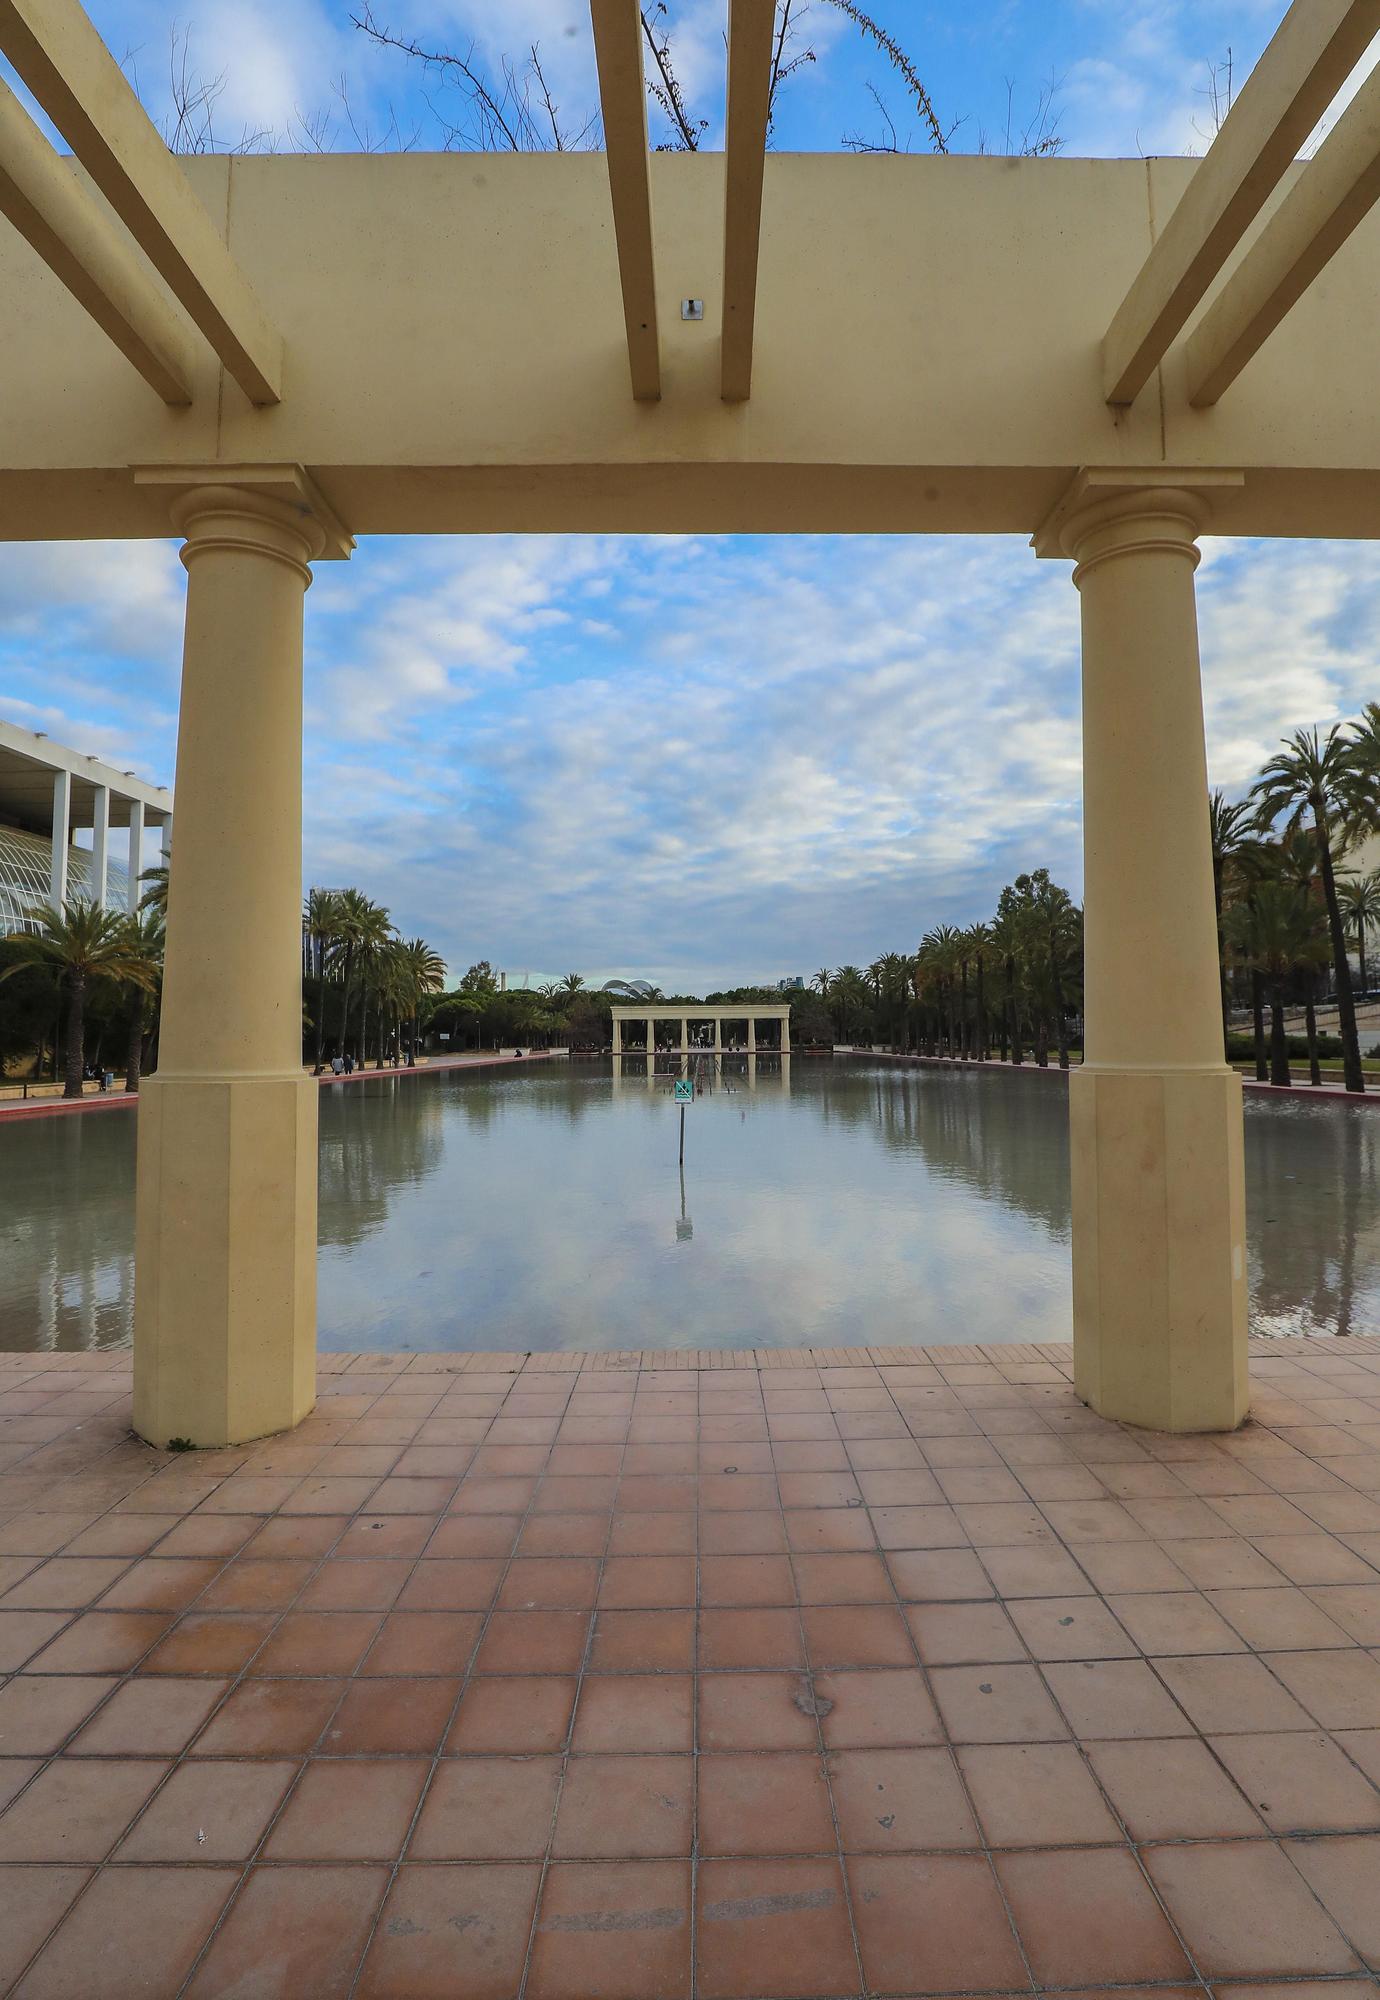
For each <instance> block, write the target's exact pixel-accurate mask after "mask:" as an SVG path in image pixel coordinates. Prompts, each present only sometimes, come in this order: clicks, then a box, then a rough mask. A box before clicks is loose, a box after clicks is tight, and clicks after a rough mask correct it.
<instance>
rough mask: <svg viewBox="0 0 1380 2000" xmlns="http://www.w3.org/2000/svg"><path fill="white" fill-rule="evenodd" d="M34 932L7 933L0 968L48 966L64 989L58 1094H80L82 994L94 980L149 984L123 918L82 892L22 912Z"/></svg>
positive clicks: (0, 975) (1, 974) (3, 975)
mask: <svg viewBox="0 0 1380 2000" xmlns="http://www.w3.org/2000/svg"><path fill="white" fill-rule="evenodd" d="M24 914H25V917H26V919H27V920H28V921H29V922H30V923H33V924H36V925H37V926H38V929H37V930H36V931H18V932H15V933H13V934H12V935H11V938H10V942H11V943H12V944H13V946H14V947H15V950H16V953H17V954H18V955H17V957H16V958H15V959H14V961H13V963H12V964H10V965H8V966H6V968H5V970H4V971H3V972H0V980H3V979H8V978H9V977H10V976H11V974H12V973H15V972H17V971H18V970H19V969H20V967H21V966H24V965H43V966H48V967H50V968H51V969H52V970H53V971H55V972H56V973H57V975H58V978H59V980H60V981H62V982H63V983H64V984H65V985H66V988H67V1076H66V1081H65V1083H64V1085H63V1091H62V1094H63V1096H64V1097H80V1096H81V1081H82V1067H83V1060H84V1056H85V1046H84V1044H85V1031H86V996H87V993H88V991H89V989H90V987H91V985H92V984H93V982H94V981H96V980H98V979H106V980H111V981H113V982H114V983H115V984H116V985H119V986H124V985H132V986H137V985H142V986H145V987H151V986H152V985H153V983H154V979H153V975H152V974H151V973H150V971H149V968H148V965H147V963H146V961H145V959H144V958H143V957H142V956H141V955H140V953H138V952H137V951H136V950H135V949H134V948H133V947H132V946H131V944H130V940H129V935H128V930H127V925H128V919H127V918H126V916H125V915H124V913H123V912H122V911H120V910H103V909H102V908H101V906H100V904H99V903H95V902H93V901H91V899H90V898H89V897H86V896H73V897H70V898H69V899H68V902H67V905H66V907H65V908H64V909H57V908H56V907H55V906H54V905H53V904H51V903H40V904H39V905H38V906H37V907H36V908H35V909H32V910H26V911H25V913H24Z"/></svg>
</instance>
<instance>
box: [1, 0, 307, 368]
mask: <svg viewBox="0 0 1380 2000" xmlns="http://www.w3.org/2000/svg"><path fill="white" fill-rule="evenodd" d="M0 50H3V52H4V54H5V55H6V56H7V57H8V58H9V60H10V61H11V62H12V63H13V64H14V67H15V69H16V70H17V71H18V73H19V75H20V76H21V77H22V78H23V80H24V82H25V83H26V84H27V85H28V87H29V89H30V90H31V91H32V92H33V94H34V96H35V98H36V99H37V100H38V102H39V104H41V105H42V107H43V109H44V110H45V111H46V112H47V114H48V116H49V117H50V118H51V119H52V121H53V123H54V125H56V126H57V128H58V130H59V132H61V134H62V136H63V137H64V139H66V141H67V143H68V145H69V146H70V147H71V148H72V151H73V152H74V153H75V154H76V156H77V158H78V159H79V160H80V161H81V164H82V165H83V166H84V167H85V168H86V171H87V173H88V174H90V176H91V178H92V180H93V181H94V182H95V184H96V186H97V187H98V188H99V189H100V191H101V193H102V194H103V195H104V196H105V198H106V200H107V201H108V202H109V203H110V205H111V207H112V208H113V209H114V210H115V213H116V214H117V215H118V216H119V218H120V220H121V221H122V222H123V223H124V225H125V227H126V228H127V229H128V230H129V232H130V234H131V235H132V236H133V238H134V240H135V242H136V243H137V244H138V245H139V247H140V249H141V250H142V251H143V252H144V254H145V255H146V256H147V257H148V259H149V261H150V263H151V264H152V265H153V267H154V269H155V270H156V271H157V272H158V275H159V276H160V277H161V278H162V279H163V281H164V283H165V284H166V285H167V286H168V288H169V290H170V291H171V292H172V294H173V296H174V297H175V298H176V299H177V300H178V302H179V304H180V305H181V306H182V307H183V308H184V310H185V311H186V312H187V314H188V316H189V318H190V319H191V320H192V323H193V324H194V325H195V326H196V327H197V328H198V329H199V331H200V332H201V333H202V334H203V335H204V336H205V338H206V339H207V340H208V341H209V342H210V344H211V346H212V347H213V348H214V349H215V352H216V353H217V354H218V355H219V357H220V359H221V361H222V362H223V363H224V365H225V367H226V368H227V369H228V370H229V372H230V374H231V375H232V376H233V377H234V379H235V380H236V381H237V382H238V383H239V385H240V387H241V388H242V389H243V390H244V393H245V394H246V396H248V398H249V400H250V401H251V402H252V403H260V404H263V403H276V402H278V401H279V400H280V398H281V395H282V371H283V342H282V336H281V335H280V334H279V333H278V331H277V329H276V328H275V327H274V326H273V325H271V323H270V322H269V320H268V317H267V315H266V314H265V312H264V310H263V307H262V306H261V305H260V304H259V301H258V299H257V298H256V297H255V296H254V293H253V291H252V290H251V289H250V287H249V284H248V282H247V280H246V279H245V277H244V275H243V273H242V272H241V271H240V269H239V267H238V265H237V264H236V263H235V261H234V259H233V258H232V257H231V255H230V252H229V251H228V249H227V248H226V246H225V243H224V241H223V240H222V238H221V236H220V234H219V232H218V231H217V229H216V227H215V224H214V223H213V222H212V221H211V218H210V216H209V215H208V214H207V212H206V210H205V209H204V208H203V207H202V205H201V203H200V202H199V201H198V200H197V198H196V196H195V194H193V192H192V189H191V186H190V185H189V183H188V181H187V178H186V176H185V174H184V173H183V171H182V169H181V167H180V166H179V165H178V163H177V161H176V160H175V159H174V158H173V155H172V154H171V153H170V152H169V151H168V149H167V147H166V145H165V144H164V143H163V140H162V138H161V137H160V135H159V133H158V132H157V131H156V130H155V128H154V126H153V124H152V122H151V121H150V119H149V117H148V115H147V114H146V112H145V111H144V108H143V106H142V105H141V104H140V102H139V100H138V98H137V97H136V96H135V94H134V92H133V90H132V89H131V88H130V86H129V84H128V82H127V81H126V79H125V77H124V74H123V72H122V71H121V69H120V66H119V64H118V63H117V62H116V61H115V58H114V57H113V56H112V55H111V53H110V51H109V50H108V49H107V48H106V46H105V43H104V42H103V41H102V40H101V38H100V36H99V35H98V34H97V32H96V30H95V28H94V27H93V26H92V24H91V22H90V21H89V20H88V18H87V16H86V14H85V13H84V12H83V10H82V8H81V6H80V5H79V0H0ZM110 233H111V235H112V237H113V231H112V232H110Z"/></svg>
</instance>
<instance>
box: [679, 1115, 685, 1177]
mask: <svg viewBox="0 0 1380 2000" xmlns="http://www.w3.org/2000/svg"><path fill="white" fill-rule="evenodd" d="M680 1164H681V1166H684V1165H685V1106H684V1105H683V1104H682V1105H681V1107H680Z"/></svg>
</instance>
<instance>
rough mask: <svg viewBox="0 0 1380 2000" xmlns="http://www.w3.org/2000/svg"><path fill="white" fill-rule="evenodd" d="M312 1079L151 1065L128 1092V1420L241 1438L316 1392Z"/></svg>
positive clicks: (288, 1414) (141, 1427)
mask: <svg viewBox="0 0 1380 2000" xmlns="http://www.w3.org/2000/svg"><path fill="white" fill-rule="evenodd" d="M319 1094H320V1093H319V1089H318V1086H317V1084H316V1082H315V1081H314V1079H312V1078H311V1077H301V1078H298V1077H248V1078H234V1079H217V1078H192V1077H178V1076H169V1077H162V1076H157V1075H155V1076H151V1077H149V1078H147V1079H146V1080H145V1082H144V1083H143V1085H142V1086H141V1089H140V1092H139V1165H138V1187H137V1200H136V1223H135V1238H136V1249H135V1265H136V1277H135V1298H134V1428H135V1430H136V1431H138V1433H139V1435H140V1436H141V1437H144V1438H147V1439H148V1441H149V1443H150V1444H155V1445H159V1446H166V1445H167V1443H168V1441H169V1439H170V1438H187V1439H190V1441H191V1443H192V1444H194V1445H198V1446H214V1445H225V1444H245V1443H247V1442H248V1441H249V1440H250V1439H251V1438H259V1437H267V1436H269V1435H271V1434H272V1433H273V1432H275V1431H285V1430H291V1429H292V1427H293V1425H294V1424H298V1423H300V1422H301V1421H302V1419H303V1417H305V1416H306V1415H307V1414H308V1412H309V1411H310V1410H311V1408H312V1405H313V1404H314V1402H315V1400H316V1113H317V1102H318V1098H319Z"/></svg>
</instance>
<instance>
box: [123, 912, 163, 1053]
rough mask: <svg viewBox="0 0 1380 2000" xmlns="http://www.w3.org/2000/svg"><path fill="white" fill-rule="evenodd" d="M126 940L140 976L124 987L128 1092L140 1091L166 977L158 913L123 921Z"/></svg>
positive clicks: (137, 915) (142, 913)
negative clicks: (146, 1040)
mask: <svg viewBox="0 0 1380 2000" xmlns="http://www.w3.org/2000/svg"><path fill="white" fill-rule="evenodd" d="M123 928H124V940H125V943H126V945H127V947H128V949H129V953H130V957H131V960H132V961H133V963H134V964H135V965H137V967H138V973H137V976H136V975H133V974H132V975H131V976H129V977H127V978H126V979H125V980H124V982H123V984H124V985H125V987H126V989H127V991H128V995H129V1040H128V1045H127V1048H126V1052H125V1089H126V1090H138V1088H139V1080H140V1077H141V1075H142V1073H143V1067H144V1037H145V1036H146V1035H147V1033H148V1031H149V1028H150V1027H151V1026H152V1024H153V1018H154V1011H155V1006H156V1002H157V997H158V989H159V986H160V984H161V981H162V977H163V944H164V929H163V919H162V918H161V917H160V916H159V914H158V912H157V911H156V910H145V909H140V910H137V911H135V912H133V913H132V914H131V915H129V916H127V917H125V919H124V926H123Z"/></svg>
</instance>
